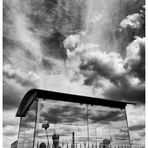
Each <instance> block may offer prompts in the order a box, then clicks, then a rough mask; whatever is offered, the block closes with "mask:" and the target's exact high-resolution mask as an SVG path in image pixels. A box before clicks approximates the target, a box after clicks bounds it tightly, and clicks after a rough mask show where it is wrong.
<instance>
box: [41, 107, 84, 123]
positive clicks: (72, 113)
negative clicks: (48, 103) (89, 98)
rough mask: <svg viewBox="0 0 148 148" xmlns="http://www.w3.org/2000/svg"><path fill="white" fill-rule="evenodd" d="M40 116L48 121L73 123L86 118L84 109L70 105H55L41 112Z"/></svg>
mask: <svg viewBox="0 0 148 148" xmlns="http://www.w3.org/2000/svg"><path fill="white" fill-rule="evenodd" d="M41 117H43V118H44V120H46V121H48V122H49V123H61V124H62V123H74V122H77V121H81V120H84V119H86V114H85V112H84V109H82V108H79V107H72V106H63V107H61V106H59V107H58V106H57V108H50V109H49V110H48V112H42V113H41Z"/></svg>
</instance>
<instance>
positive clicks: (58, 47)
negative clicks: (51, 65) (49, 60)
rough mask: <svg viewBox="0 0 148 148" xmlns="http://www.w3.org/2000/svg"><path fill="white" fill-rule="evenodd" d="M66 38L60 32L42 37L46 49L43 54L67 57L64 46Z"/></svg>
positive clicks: (61, 57)
mask: <svg viewBox="0 0 148 148" xmlns="http://www.w3.org/2000/svg"><path fill="white" fill-rule="evenodd" d="M64 39H65V37H64V36H63V35H62V34H61V33H59V32H55V33H53V34H52V36H51V37H42V47H43V49H45V50H43V54H45V55H51V56H53V57H55V58H60V59H66V58H67V54H66V50H65V48H64V46H63V41H64Z"/></svg>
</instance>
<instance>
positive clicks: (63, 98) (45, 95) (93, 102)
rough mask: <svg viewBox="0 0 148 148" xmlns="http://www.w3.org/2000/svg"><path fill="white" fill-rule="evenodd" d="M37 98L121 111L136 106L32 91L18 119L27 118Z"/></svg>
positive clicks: (24, 99) (23, 100) (19, 112)
mask: <svg viewBox="0 0 148 148" xmlns="http://www.w3.org/2000/svg"><path fill="white" fill-rule="evenodd" d="M37 98H43V99H50V100H59V101H66V102H74V103H80V104H90V105H100V106H106V107H114V108H120V109H124V108H125V106H126V105H127V104H134V103H130V102H120V101H115V100H107V99H101V98H94V97H88V96H79V95H74V94H66V93H61V92H53V91H47V90H40V89H31V90H29V91H28V92H27V93H26V94H25V96H24V98H23V99H22V101H21V103H20V105H19V108H18V110H17V113H16V117H25V115H26V113H27V112H28V110H29V108H30V106H31V104H32V103H33V102H34V101H35V100H36V99H37Z"/></svg>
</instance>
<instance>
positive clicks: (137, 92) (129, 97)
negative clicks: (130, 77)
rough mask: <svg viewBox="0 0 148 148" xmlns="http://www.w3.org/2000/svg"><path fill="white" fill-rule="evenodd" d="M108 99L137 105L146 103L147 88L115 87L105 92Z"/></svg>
mask: <svg viewBox="0 0 148 148" xmlns="http://www.w3.org/2000/svg"><path fill="white" fill-rule="evenodd" d="M104 95H105V96H106V97H107V98H111V99H116V100H119V101H122V100H124V101H131V102H137V103H140V104H141V103H142V104H144V103H145V88H144V87H128V86H127V87H124V86H115V87H114V88H110V89H108V90H106V92H104Z"/></svg>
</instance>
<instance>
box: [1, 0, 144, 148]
mask: <svg viewBox="0 0 148 148" xmlns="http://www.w3.org/2000/svg"><path fill="white" fill-rule="evenodd" d="M144 5H145V1H144V0H123V1H117V0H110V1H104V0H99V1H98V0H93V1H91V0H88V1H85V0H68V1H67V0H62V1H60V0H54V1H53V0H43V1H38V0H26V1H19V0H4V3H3V8H4V9H3V10H4V11H3V18H4V19H3V20H4V25H3V50H4V52H3V59H4V68H3V70H4V71H3V76H4V77H3V78H4V80H3V86H4V93H3V94H4V95H3V98H4V99H3V100H4V101H3V102H4V114H6V115H8V116H10V114H11V113H10V111H11V110H13V112H15V111H16V110H17V108H18V105H19V103H20V101H21V99H22V98H23V95H24V94H25V92H27V91H28V90H29V89H31V88H34V87H35V88H40V89H46V90H53V91H61V92H65V93H73V94H79V95H87V96H96V97H98V96H99V97H102V98H109V99H116V100H126V101H134V102H136V103H137V104H138V107H137V108H130V111H135V112H136V113H134V112H132V113H131V112H129V114H128V115H129V116H130V119H129V121H130V122H131V118H132V116H134V118H132V119H133V121H134V124H131V125H130V129H131V134H132V137H133V138H135V139H137V141H138V142H139V143H140V142H142V143H143V142H144V140H143V139H144V135H145V134H144V129H142V127H141V129H140V126H141V125H144V123H143V120H144V118H143V116H142V118H140V117H139V118H137V116H136V114H137V113H138V112H140V113H141V114H142V113H143V114H144V109H143V108H142V107H140V106H139V104H142V106H144V102H145V7H144ZM14 110H15V111H14ZM64 110H65V111H66V112H67V114H68V113H69V114H71V115H72V116H75V115H77V116H78V118H79V119H80V118H81V115H80V114H79V113H78V111H80V112H81V110H79V109H77V108H73V112H70V108H68V107H67V108H61V110H60V109H59V110H55V109H54V108H51V113H54V112H55V113H57V114H59V113H60V112H63V115H61V116H56V118H54V117H53V115H52V114H51V113H50V112H48V111H47V112H48V113H49V115H50V117H51V119H52V120H53V121H54V122H58V121H62V119H61V118H62V117H63V116H64V115H66V112H64ZM139 110H140V111H139ZM81 113H82V112H81ZM82 114H83V113H82ZM12 116H13V117H15V113H14V115H12ZM44 116H45V118H46V119H47V120H48V116H47V114H44ZM139 116H140V115H139ZM100 117H101V118H104V120H106V117H110V118H109V119H108V120H115V121H117V122H120V121H119V120H118V119H119V118H120V116H118V112H110V113H108V114H101V115H100V116H99V117H97V115H96V114H94V116H92V122H93V120H94V121H95V120H99V118H100ZM118 117H119V118H118ZM14 120H15V119H12V118H10V121H9V120H8V119H6V117H4V139H5V140H4V141H6V140H7V141H8V143H5V145H4V147H5V148H7V147H10V144H11V143H12V142H14V141H15V140H16V139H17V133H16V131H13V132H14V136H12V137H10V136H9V134H10V135H11V134H12V132H11V129H12V128H16V125H15V124H17V125H18V122H17V123H16V122H14ZM65 120H66V121H67V122H70V121H68V119H65ZM72 120H74V121H76V118H74V117H72V118H71V121H72ZM141 122H142V123H141ZM10 123H12V124H10ZM119 125H120V124H119ZM134 129H139V130H137V131H138V132H137V131H136V130H134ZM135 132H136V133H137V134H135V135H134V133H135ZM61 133H62V131H61ZM8 144H9V145H8Z"/></svg>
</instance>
